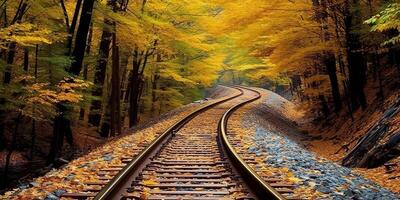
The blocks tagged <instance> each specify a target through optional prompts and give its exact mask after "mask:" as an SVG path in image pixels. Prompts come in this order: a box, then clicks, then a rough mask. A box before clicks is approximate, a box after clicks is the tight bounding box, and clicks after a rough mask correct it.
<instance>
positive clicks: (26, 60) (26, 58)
mask: <svg viewBox="0 0 400 200" xmlns="http://www.w3.org/2000/svg"><path fill="white" fill-rule="evenodd" d="M28 70H29V50H28V48H25V49H24V71H25V72H28Z"/></svg>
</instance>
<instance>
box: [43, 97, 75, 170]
mask: <svg viewBox="0 0 400 200" xmlns="http://www.w3.org/2000/svg"><path fill="white" fill-rule="evenodd" d="M57 108H58V110H59V114H58V115H57V116H56V117H55V119H54V125H53V139H52V142H51V147H50V151H49V156H48V159H47V163H48V164H51V163H54V162H55V161H56V160H57V159H58V158H59V157H60V155H61V150H62V147H63V144H64V137H65V139H66V140H67V142H68V143H69V144H71V145H72V144H73V137H72V130H71V121H70V119H68V118H67V116H66V113H68V112H69V110H68V108H67V106H66V105H64V104H63V103H58V104H57Z"/></svg>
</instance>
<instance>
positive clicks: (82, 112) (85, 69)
mask: <svg viewBox="0 0 400 200" xmlns="http://www.w3.org/2000/svg"><path fill="white" fill-rule="evenodd" d="M92 38H93V23H92V24H91V25H90V29H89V35H88V42H87V45H86V52H85V54H86V55H90V49H91V46H92ZM88 71H89V64H87V63H85V65H84V66H83V79H84V80H85V81H87V80H88ZM79 119H80V120H84V119H85V107H82V108H81V110H80V112H79Z"/></svg>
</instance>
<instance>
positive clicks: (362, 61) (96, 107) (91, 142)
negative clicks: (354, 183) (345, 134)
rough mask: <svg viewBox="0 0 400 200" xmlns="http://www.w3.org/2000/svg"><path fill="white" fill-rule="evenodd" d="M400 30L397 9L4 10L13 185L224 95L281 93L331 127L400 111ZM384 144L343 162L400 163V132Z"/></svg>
mask: <svg viewBox="0 0 400 200" xmlns="http://www.w3.org/2000/svg"><path fill="white" fill-rule="evenodd" d="M399 31H400V2H398V1H396V0H365V1H361V0H269V1H256V0H240V1H239V0H229V1H228V0H219V1H217V0H195V1H188V0H169V1H164V0H0V79H1V83H0V162H1V164H0V166H1V167H0V169H1V170H2V171H1V172H0V176H1V177H2V178H1V180H2V181H1V186H0V189H5V188H10V187H12V186H15V184H16V183H17V182H18V179H20V178H22V177H24V176H26V175H27V174H29V173H27V172H26V171H27V170H28V171H29V169H30V170H32V171H33V170H40V169H42V168H43V167H47V168H48V169H51V168H58V167H60V166H63V165H65V164H67V163H68V162H69V161H71V160H73V159H75V158H77V157H79V156H81V155H84V154H86V153H87V152H89V151H91V150H92V149H93V148H95V147H98V146H99V145H101V144H104V143H107V142H108V141H112V140H114V139H115V138H119V137H121V136H123V135H126V134H128V133H129V132H130V131H132V130H136V129H138V128H139V129H140V128H141V127H142V126H144V125H145V124H146V123H147V122H149V121H152V120H153V121H154V120H157V119H159V118H161V117H163V116H164V115H163V114H165V113H168V112H169V111H171V110H174V109H176V108H179V107H181V106H184V105H187V104H189V103H191V102H194V101H196V100H199V99H203V98H205V95H206V94H207V93H208V90H209V88H213V87H215V86H217V85H249V86H255V87H261V88H265V89H269V90H271V91H274V92H276V93H278V94H281V95H282V96H284V97H286V98H288V99H290V100H291V101H293V102H295V103H296V105H298V106H299V107H300V108H301V109H302V110H304V111H305V113H306V114H307V116H308V117H309V118H311V119H312V120H311V121H312V122H311V123H314V124H317V125H315V126H316V127H318V128H320V129H318V130H323V131H324V130H327V129H329V130H334V129H335V126H337V124H338V123H339V124H340V123H341V122H340V120H342V119H343V120H351V121H352V122H354V123H356V122H358V121H360V120H363V119H362V118H360V117H359V116H360V115H363V113H368V112H369V111H370V110H372V109H374V110H375V109H379V108H380V107H381V106H383V105H387V104H388V102H389V103H393V102H397V104H396V105H395V106H394V107H393V109H394V110H395V111H394V112H396V113H397V111H398V110H399V109H398V108H399V107H400V103H399V102H400V101H399V99H400V96H399V94H400V93H399V91H400V90H399V89H400V78H399V77H400V56H399V55H400V46H399V45H400V33H399ZM367 111H368V112H367ZM342 122H343V121H342ZM335 123H336V124H335ZM336 130H338V129H336ZM328 132H329V131H328ZM392 132H393V131H392ZM376 134H386V132H383V133H382V132H378V133H376ZM377 137H378V138H379V139H376V138H375V139H376V141H370V140H371V138H369V139H370V140H366V141H365V142H366V144H365V145H367V146H366V147H367V148H368V149H371V148H372V147H374V145H375V146H376V145H378V144H376V142H377V141H381V139H382V138H386V139H387V138H388V137H391V139H389V140H390V142H391V144H392V146H390V147H391V148H389V150H382V149H378V150H376V151H375V152H373V153H371V152H369V153H371V155H370V156H372V157H373V158H376V157H379V158H376V159H372V158H369V157H362V156H363V153H366V152H368V150H366V151H365V150H363V151H362V152H361V153H360V152H357V149H356V150H354V151H353V152H352V153H351V154H349V155H347V156H346V157H345V159H344V160H343V163H342V164H343V165H345V166H358V167H372V166H374V167H376V166H381V165H382V164H383V163H385V162H387V161H388V160H390V159H392V158H396V157H398V155H399V148H398V146H399V144H400V143H399V142H400V140H399V138H400V134H399V133H398V132H397V133H392V134H391V135H389V136H388V135H384V136H382V135H379V136H377ZM357 139H359V137H358V138H357ZM386 139H385V140H386ZM372 140H374V139H373V138H372ZM353 143H354V141H353ZM393 143H394V144H393ZM351 145H353V144H351ZM368 145H369V146H368ZM347 146H349V145H347ZM347 146H346V145H344V147H343V148H347ZM346 152H347V151H346ZM361 154H362V155H361ZM360 156H361V157H360ZM362 159H364V160H363V161H360V160H362ZM366 160H367V161H368V162H367V163H366ZM43 173H44V172H43Z"/></svg>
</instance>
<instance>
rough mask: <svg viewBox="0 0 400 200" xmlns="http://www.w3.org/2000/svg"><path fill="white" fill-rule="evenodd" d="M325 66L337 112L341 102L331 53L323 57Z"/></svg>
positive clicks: (334, 62)
mask: <svg viewBox="0 0 400 200" xmlns="http://www.w3.org/2000/svg"><path fill="white" fill-rule="evenodd" d="M325 66H326V69H327V72H328V75H329V80H330V83H331V91H332V97H333V102H334V105H335V112H336V113H338V112H339V111H340V109H341V108H342V102H341V97H340V91H339V84H338V79H337V75H336V61H335V56H334V55H333V54H327V57H326V58H325Z"/></svg>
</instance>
